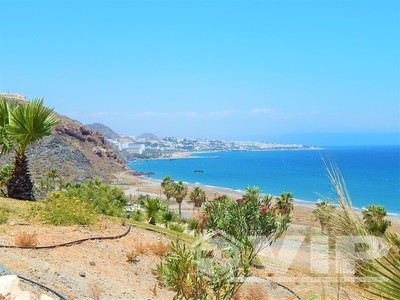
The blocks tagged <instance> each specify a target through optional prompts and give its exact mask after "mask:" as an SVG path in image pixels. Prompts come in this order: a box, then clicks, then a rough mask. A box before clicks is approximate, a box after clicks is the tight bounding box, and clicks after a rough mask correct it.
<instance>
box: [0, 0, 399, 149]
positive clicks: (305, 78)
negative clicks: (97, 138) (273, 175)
mask: <svg viewBox="0 0 400 300" xmlns="http://www.w3.org/2000/svg"><path fill="white" fill-rule="evenodd" d="M0 11H1V14H2V17H1V18H0V91H1V92H12V93H21V94H24V95H26V96H27V97H28V98H29V99H32V98H37V97H38V98H44V99H45V104H46V105H48V106H51V107H54V108H55V110H56V111H57V112H59V113H62V114H66V115H68V116H70V117H72V118H74V119H77V120H78V121H80V122H82V123H84V124H85V123H92V122H100V123H103V124H105V125H107V126H110V127H111V128H112V129H114V130H115V131H117V132H118V133H121V134H125V135H139V134H141V133H143V132H153V133H155V134H156V135H158V136H190V137H198V138H215V139H235V140H267V141H272V142H293V143H305V144H317V145H341V144H400V1H398V0H395V1H387V0H377V1H368V0H336V1H329V0H316V1H301V0H292V1H290V0H282V1H278V0H276V1H268V0H265V1H251V0H244V1H235V0H229V1H223V0H210V1H206V0H158V1H156V0H146V1H145V0H142V1H139V0H138V1H122V0H119V1H118V0H117V1H111V0H110V1H101V0H97V1H94V0H93V1H89V0H86V1H73V0H69V1H54V0H53V1H41V0H35V1H18V0H0Z"/></svg>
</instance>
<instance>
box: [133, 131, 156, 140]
mask: <svg viewBox="0 0 400 300" xmlns="http://www.w3.org/2000/svg"><path fill="white" fill-rule="evenodd" d="M137 138H138V139H153V140H158V137H157V136H156V135H155V134H153V133H149V132H146V133H142V134H141V135H139V136H137Z"/></svg>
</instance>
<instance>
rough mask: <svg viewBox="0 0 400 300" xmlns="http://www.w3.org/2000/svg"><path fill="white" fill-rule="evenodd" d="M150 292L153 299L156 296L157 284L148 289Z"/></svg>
mask: <svg viewBox="0 0 400 300" xmlns="http://www.w3.org/2000/svg"><path fill="white" fill-rule="evenodd" d="M149 290H150V292H151V293H152V294H153V296H154V297H156V296H157V284H155V285H154V286H151V287H150V288H149Z"/></svg>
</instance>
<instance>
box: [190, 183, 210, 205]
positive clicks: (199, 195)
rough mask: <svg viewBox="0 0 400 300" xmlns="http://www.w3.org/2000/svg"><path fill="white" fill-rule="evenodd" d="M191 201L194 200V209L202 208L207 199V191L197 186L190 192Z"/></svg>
mask: <svg viewBox="0 0 400 300" xmlns="http://www.w3.org/2000/svg"><path fill="white" fill-rule="evenodd" d="M189 198H190V201H191V202H193V209H195V208H198V209H200V208H201V206H202V205H203V203H204V202H205V201H206V192H205V191H203V190H202V189H201V188H200V187H198V186H196V187H195V188H194V189H193V191H191V192H190V194H189Z"/></svg>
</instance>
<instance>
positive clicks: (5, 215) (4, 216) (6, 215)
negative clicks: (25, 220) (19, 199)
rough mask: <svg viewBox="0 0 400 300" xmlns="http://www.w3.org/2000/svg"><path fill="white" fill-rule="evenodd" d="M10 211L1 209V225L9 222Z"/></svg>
mask: <svg viewBox="0 0 400 300" xmlns="http://www.w3.org/2000/svg"><path fill="white" fill-rule="evenodd" d="M10 212H11V211H10V209H8V208H5V207H0V225H1V224H5V223H7V222H8V218H9V216H10Z"/></svg>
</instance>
